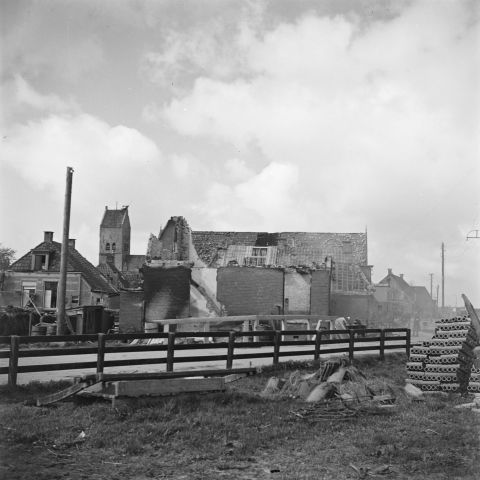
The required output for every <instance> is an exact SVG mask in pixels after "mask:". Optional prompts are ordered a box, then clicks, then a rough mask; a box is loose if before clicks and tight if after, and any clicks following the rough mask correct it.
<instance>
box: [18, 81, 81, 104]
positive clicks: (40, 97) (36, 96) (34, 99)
mask: <svg viewBox="0 0 480 480" xmlns="http://www.w3.org/2000/svg"><path fill="white" fill-rule="evenodd" d="M14 85H15V100H16V101H17V102H18V103H19V104H21V105H25V106H27V107H31V108H34V109H37V110H40V111H48V112H66V111H72V110H78V108H79V107H78V105H77V104H76V103H75V102H74V101H73V100H70V101H65V100H63V99H62V98H60V97H59V96H58V95H54V94H53V93H48V94H41V93H39V92H37V91H36V90H35V89H34V88H33V87H32V86H31V85H30V84H29V83H28V82H27V81H26V80H25V79H24V78H23V77H22V76H21V75H18V74H17V75H15V77H14Z"/></svg>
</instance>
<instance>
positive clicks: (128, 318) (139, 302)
mask: <svg viewBox="0 0 480 480" xmlns="http://www.w3.org/2000/svg"><path fill="white" fill-rule="evenodd" d="M143 297H144V292H143V291H138V292H128V291H123V290H122V291H120V316H119V320H118V321H119V329H120V332H121V333H130V332H141V331H142V330H143Z"/></svg>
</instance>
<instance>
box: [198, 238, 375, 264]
mask: <svg viewBox="0 0 480 480" xmlns="http://www.w3.org/2000/svg"><path fill="white" fill-rule="evenodd" d="M192 240H193V244H194V246H195V250H196V251H197V253H198V255H199V257H200V258H201V259H202V260H203V261H204V262H205V263H206V264H207V265H210V264H211V263H212V262H213V261H214V260H215V258H216V256H217V253H218V250H219V249H227V248H228V247H229V246H231V245H246V246H258V247H265V246H275V247H277V264H279V265H287V266H290V265H309V264H311V263H313V262H316V263H318V262H319V261H320V262H323V261H324V259H325V257H326V256H332V257H333V258H334V260H335V261H336V262H343V263H354V264H357V265H367V264H368V246H367V233H315V232H277V233H267V232H210V231H192Z"/></svg>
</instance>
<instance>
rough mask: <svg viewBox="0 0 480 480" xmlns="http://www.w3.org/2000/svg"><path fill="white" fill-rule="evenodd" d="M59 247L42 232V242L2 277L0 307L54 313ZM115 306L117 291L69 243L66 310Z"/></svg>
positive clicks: (50, 235) (50, 236)
mask: <svg viewBox="0 0 480 480" xmlns="http://www.w3.org/2000/svg"><path fill="white" fill-rule="evenodd" d="M61 247H62V245H61V243H59V242H55V241H54V240H53V232H45V233H44V239H43V242H41V243H39V244H38V245H37V246H36V247H34V248H33V249H32V250H30V252H28V253H26V254H25V255H23V256H22V257H21V258H20V259H18V260H17V261H16V262H14V263H13V264H12V265H11V266H10V267H9V269H8V270H7V271H6V272H5V274H4V279H3V283H2V289H1V291H0V304H1V306H7V305H12V306H17V307H36V308H37V309H39V310H43V311H46V312H48V311H52V312H53V311H55V309H56V307H57V299H58V297H57V296H58V283H59V280H60V254H61ZM116 302H118V291H117V290H116V289H115V288H113V287H112V286H111V285H110V284H109V282H108V281H107V279H106V278H105V277H104V276H103V275H102V274H101V273H100V272H99V271H98V270H97V269H96V268H95V267H94V266H93V265H92V264H91V263H90V262H89V261H88V260H87V259H86V258H85V257H83V256H82V255H81V254H80V252H78V250H76V248H75V240H74V239H71V240H69V249H68V265H67V285H66V308H67V309H69V308H77V307H83V306H87V305H103V306H106V307H108V306H111V305H112V304H114V303H116Z"/></svg>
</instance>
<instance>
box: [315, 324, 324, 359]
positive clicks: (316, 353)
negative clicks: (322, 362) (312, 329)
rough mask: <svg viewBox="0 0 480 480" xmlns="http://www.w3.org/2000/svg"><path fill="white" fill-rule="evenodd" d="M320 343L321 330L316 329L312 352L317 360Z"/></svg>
mask: <svg viewBox="0 0 480 480" xmlns="http://www.w3.org/2000/svg"><path fill="white" fill-rule="evenodd" d="M321 344H322V332H321V331H320V330H317V333H315V353H314V354H313V359H314V360H318V359H319V358H320V345H321Z"/></svg>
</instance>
